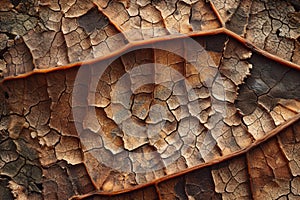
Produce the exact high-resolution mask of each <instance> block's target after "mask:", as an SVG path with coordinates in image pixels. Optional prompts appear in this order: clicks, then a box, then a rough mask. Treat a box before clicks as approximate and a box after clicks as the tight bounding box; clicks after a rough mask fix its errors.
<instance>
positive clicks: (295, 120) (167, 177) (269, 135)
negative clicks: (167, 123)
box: [74, 114, 300, 199]
mask: <svg viewBox="0 0 300 200" xmlns="http://www.w3.org/2000/svg"><path fill="white" fill-rule="evenodd" d="M299 119H300V114H297V115H296V116H295V117H293V118H292V119H290V120H288V121H286V122H285V123H284V124H282V125H280V126H278V127H276V128H274V129H273V130H271V131H269V132H268V133H267V134H266V135H265V136H264V137H262V138H260V139H258V140H256V141H254V142H253V143H252V144H251V145H249V146H248V147H246V148H244V149H241V150H239V151H236V152H234V153H232V154H229V155H226V156H222V157H220V158H217V159H214V160H211V161H209V162H207V163H202V164H199V165H196V166H194V167H190V168H187V169H185V170H183V171H180V172H177V173H174V174H170V175H165V176H164V177H161V178H159V179H156V180H153V181H150V182H148V183H145V184H141V185H137V186H134V187H132V188H128V189H124V190H119V191H114V192H97V191H96V192H92V193H89V194H84V195H79V196H74V198H75V199H81V198H86V197H90V196H93V195H102V196H114V195H118V194H124V193H128V192H131V191H132V190H137V189H141V188H145V187H149V186H152V185H155V184H156V185H157V184H158V183H161V182H163V181H165V180H167V179H171V178H174V177H178V176H181V175H184V174H187V173H189V172H191V171H195V170H198V169H201V168H204V167H208V166H211V165H215V164H218V163H221V162H223V161H225V160H228V159H231V158H234V157H237V156H239V155H242V154H245V153H247V152H248V151H249V150H250V149H253V148H255V147H256V146H258V145H260V144H261V143H263V142H265V141H267V140H268V139H270V138H272V137H274V136H276V135H277V134H278V133H279V132H281V131H283V130H284V129H286V128H288V127H289V126H291V125H292V124H294V123H296V122H297V121H298V120H299Z"/></svg>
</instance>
